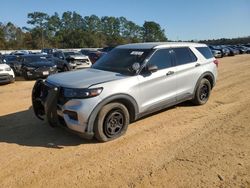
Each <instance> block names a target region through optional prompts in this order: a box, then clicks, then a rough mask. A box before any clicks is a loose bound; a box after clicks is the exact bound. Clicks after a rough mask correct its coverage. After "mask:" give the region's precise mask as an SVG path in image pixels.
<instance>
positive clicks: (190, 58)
mask: <svg viewBox="0 0 250 188" xmlns="http://www.w3.org/2000/svg"><path fill="white" fill-rule="evenodd" d="M173 50H174V52H175V59H176V65H177V66H178V65H184V64H188V63H192V62H195V61H197V57H196V56H195V55H194V53H193V52H192V51H191V50H190V49H189V48H188V47H181V48H174V49H173Z"/></svg>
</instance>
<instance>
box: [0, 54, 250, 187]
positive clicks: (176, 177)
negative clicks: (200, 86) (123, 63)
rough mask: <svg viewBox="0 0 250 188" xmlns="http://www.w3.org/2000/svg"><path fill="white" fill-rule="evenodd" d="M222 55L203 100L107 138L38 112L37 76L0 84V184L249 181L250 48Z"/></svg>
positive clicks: (235, 183)
mask: <svg viewBox="0 0 250 188" xmlns="http://www.w3.org/2000/svg"><path fill="white" fill-rule="evenodd" d="M219 61H220V65H219V80H218V82H217V85H216V87H215V89H214V90H213V92H212V95H211V98H210V100H209V102H208V103H207V104H206V105H204V106H198V107H194V106H192V105H191V104H189V103H184V104H180V105H178V106H176V107H173V108H170V109H168V110H165V111H162V112H160V113H157V114H154V115H152V116H149V117H147V118H144V119H142V120H139V121H137V122H135V123H133V124H132V125H130V126H129V128H128V131H127V134H126V135H125V136H123V137H122V138H120V139H118V140H115V141H112V142H109V143H96V142H95V141H87V140H83V139H82V138H80V137H78V136H76V135H73V134H71V133H68V132H66V131H65V130H63V129H60V128H56V129H53V128H50V127H49V126H47V125H46V123H44V122H41V121H39V120H38V119H36V118H35V117H34V115H33V112H32V109H31V99H30V94H31V88H32V86H33V84H34V82H33V81H17V82H16V83H14V84H9V85H4V86H0V104H1V106H0V169H1V170H0V187H137V186H138V187H151V186H155V187H192V188H193V187H250V55H238V56H235V57H227V58H223V59H219Z"/></svg>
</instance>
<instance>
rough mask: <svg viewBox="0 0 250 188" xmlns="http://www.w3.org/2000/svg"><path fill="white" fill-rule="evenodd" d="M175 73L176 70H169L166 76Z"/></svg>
mask: <svg viewBox="0 0 250 188" xmlns="http://www.w3.org/2000/svg"><path fill="white" fill-rule="evenodd" d="M172 74H174V71H168V73H167V74H166V76H169V75H172Z"/></svg>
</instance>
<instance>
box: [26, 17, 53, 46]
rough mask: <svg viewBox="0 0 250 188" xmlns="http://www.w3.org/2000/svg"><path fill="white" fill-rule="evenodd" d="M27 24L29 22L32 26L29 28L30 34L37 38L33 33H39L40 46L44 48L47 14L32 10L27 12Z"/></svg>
mask: <svg viewBox="0 0 250 188" xmlns="http://www.w3.org/2000/svg"><path fill="white" fill-rule="evenodd" d="M28 19H29V20H28V21H27V23H28V24H31V25H33V26H34V29H33V30H31V32H33V33H32V35H33V36H34V37H35V38H36V39H39V37H38V36H35V35H40V36H41V39H40V42H39V43H41V46H40V45H39V46H40V48H41V47H42V48H44V46H45V40H46V35H47V31H48V30H49V29H48V20H49V15H48V14H46V13H43V12H33V13H29V14H28Z"/></svg>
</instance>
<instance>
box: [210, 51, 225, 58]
mask: <svg viewBox="0 0 250 188" xmlns="http://www.w3.org/2000/svg"><path fill="white" fill-rule="evenodd" d="M211 51H212V53H213V56H214V57H216V58H221V57H223V56H222V53H221V51H220V50H213V49H212V50H211Z"/></svg>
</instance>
